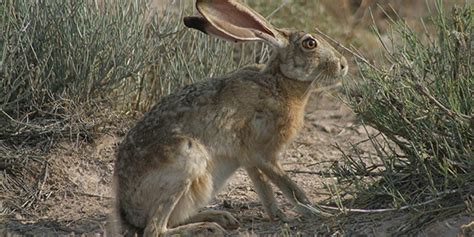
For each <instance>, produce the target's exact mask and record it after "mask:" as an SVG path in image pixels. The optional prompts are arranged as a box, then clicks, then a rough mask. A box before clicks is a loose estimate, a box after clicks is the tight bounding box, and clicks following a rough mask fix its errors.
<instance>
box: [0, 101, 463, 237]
mask: <svg viewBox="0 0 474 237" xmlns="http://www.w3.org/2000/svg"><path fill="white" fill-rule="evenodd" d="M355 121H356V120H355V116H354V114H353V113H352V112H351V111H350V110H349V109H348V108H347V107H346V106H345V105H344V104H342V103H341V102H340V100H339V99H337V98H336V97H334V96H331V95H325V96H318V95H314V96H313V97H312V102H311V103H310V105H309V106H308V108H307V113H306V122H305V126H304V128H303V130H302V132H301V134H300V135H299V136H298V138H297V139H296V140H295V141H294V142H293V143H292V144H291V145H290V146H289V148H288V149H287V151H286V152H284V154H282V163H283V166H284V168H285V169H286V170H287V171H288V172H289V174H290V176H291V177H292V178H293V180H295V182H296V183H298V184H299V185H300V186H301V187H302V188H303V189H304V190H305V191H306V192H307V194H308V196H309V198H310V199H311V200H312V201H313V202H315V203H317V202H321V201H323V200H328V199H330V198H331V194H330V193H329V192H328V191H327V189H325V188H324V186H325V185H328V184H331V183H334V182H335V180H334V178H332V177H324V176H322V175H319V174H318V173H324V172H327V171H328V169H329V167H330V166H331V165H333V164H334V162H337V161H338V160H339V159H340V157H341V153H340V152H339V150H338V149H337V148H336V147H335V144H338V145H339V146H340V147H341V148H342V149H349V148H350V146H351V144H354V143H357V142H359V141H361V140H363V139H365V138H366V135H365V129H364V128H363V127H361V126H360V125H358V124H357V123H356V122H355ZM123 124H127V126H118V127H116V128H115V129H105V130H101V131H107V133H105V132H102V135H101V136H99V137H97V138H95V139H94V140H93V142H92V143H89V142H61V143H59V144H58V145H56V146H55V148H54V149H53V150H52V151H51V152H50V153H49V155H48V156H47V157H46V161H47V162H46V166H45V167H43V168H42V171H41V172H40V174H41V175H39V176H35V177H37V179H39V181H38V180H36V181H34V180H30V183H32V184H31V187H33V186H34V187H36V190H39V192H40V193H39V194H38V193H36V194H37V196H38V197H39V198H38V199H37V200H34V201H33V202H32V204H31V205H29V206H28V207H26V206H25V207H21V206H19V207H17V208H13V209H12V207H11V206H9V207H8V208H7V205H5V204H4V202H3V201H2V202H0V210H3V211H2V213H4V215H2V219H1V224H0V233H2V232H6V231H8V232H9V233H11V234H17V235H48V236H49V235H68V234H71V233H75V234H85V235H101V234H103V233H104V231H105V226H106V222H107V216H108V214H109V212H110V210H111V207H112V204H113V199H112V196H113V195H112V173H113V162H114V152H115V149H116V146H117V144H118V143H119V141H120V140H121V139H122V137H123V135H124V134H125V132H126V131H127V127H129V126H130V125H131V124H133V123H122V125H123ZM371 132H375V131H371ZM361 149H362V150H363V152H367V153H369V152H372V150H371V149H370V146H369V145H367V146H365V147H364V146H362V147H361ZM32 165H33V164H32ZM4 173H5V175H4V176H3V177H6V171H5V172H4ZM26 176H28V174H25V177H26ZM8 182H10V181H9V180H8V179H5V178H3V179H2V183H5V184H8ZM38 187H39V188H38ZM275 191H276V196H277V200H278V201H279V203H280V204H281V207H282V209H283V210H284V211H285V213H286V214H287V215H288V216H289V219H290V221H288V222H286V223H283V222H273V221H270V220H269V219H268V218H267V217H266V215H265V214H264V211H263V208H262V206H261V204H260V202H259V200H258V197H257V194H256V192H255V190H254V188H253V186H252V184H251V182H250V180H249V178H248V177H247V175H246V174H245V173H244V172H243V171H238V172H237V173H236V174H235V176H234V177H233V178H232V179H231V180H230V182H229V185H228V186H227V188H226V189H225V190H223V192H222V193H221V194H219V195H218V196H217V197H216V199H215V200H214V201H213V202H212V203H211V204H210V205H209V206H208V207H207V208H214V209H224V210H227V211H229V212H231V213H232V214H234V216H235V217H236V218H237V219H238V220H239V221H240V222H241V224H242V226H241V228H240V229H239V230H237V231H234V232H232V233H230V234H231V235H234V236H248V235H275V234H277V235H287V236H289V235H297V234H301V235H317V234H321V235H328V234H331V235H334V236H339V235H341V234H344V235H369V236H384V235H389V234H388V233H391V232H393V230H394V229H396V227H397V225H399V223H400V222H401V220H403V218H404V216H403V215H402V214H397V215H387V214H384V215H374V214H363V215H362V214H361V215H349V216H345V217H333V218H327V219H321V218H315V219H304V218H301V217H299V216H298V215H297V214H296V213H294V212H293V211H292V207H291V205H290V204H289V203H288V202H287V201H286V200H285V199H284V197H283V196H282V194H281V192H280V191H279V190H277V189H275ZM6 192H8V190H6ZM12 195H16V193H13V194H12V193H6V194H5V195H4V194H2V196H4V197H6V200H11V198H12ZM459 218H460V219H459V220H455V221H451V220H447V221H445V222H442V223H437V224H434V225H433V226H430V227H429V228H428V229H427V230H426V232H425V233H424V234H425V236H435V235H432V234H433V233H443V236H456V235H457V234H458V233H462V231H464V230H461V225H466V224H469V223H470V222H472V218H471V219H469V218H468V217H459ZM446 226H448V227H449V228H447V229H446V228H445V229H443V228H444V227H446ZM451 227H453V228H451ZM440 228H441V229H442V230H440ZM466 228H467V227H466ZM471 229H472V228H471ZM466 231H469V229H466ZM466 233H468V232H466ZM469 233H472V231H471V232H469ZM466 236H467V235H466Z"/></svg>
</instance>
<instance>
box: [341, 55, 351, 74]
mask: <svg viewBox="0 0 474 237" xmlns="http://www.w3.org/2000/svg"><path fill="white" fill-rule="evenodd" d="M339 65H340V67H341V68H340V69H341V76H345V75H347V71H348V70H349V65H348V64H347V60H346V58H345V57H344V56H341V58H340V59H339Z"/></svg>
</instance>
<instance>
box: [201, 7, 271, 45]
mask: <svg viewBox="0 0 474 237" xmlns="http://www.w3.org/2000/svg"><path fill="white" fill-rule="evenodd" d="M196 7H197V9H198V10H199V12H200V13H201V14H202V15H203V16H204V17H205V18H206V19H207V20H208V21H209V22H210V23H211V25H214V26H215V27H216V28H218V30H221V31H223V32H224V33H228V34H231V35H234V36H235V37H237V38H240V37H242V39H246V38H247V39H250V38H255V33H254V32H255V31H259V32H261V33H265V34H267V35H269V36H271V37H275V35H274V33H273V32H272V30H271V29H270V28H269V26H267V24H268V23H267V22H266V20H265V19H264V18H263V17H262V16H260V15H259V14H258V13H256V12H253V11H252V10H251V9H248V8H247V7H245V6H244V5H241V4H240V3H238V2H237V1H235V0H202V1H199V0H198V1H197V4H196Z"/></svg>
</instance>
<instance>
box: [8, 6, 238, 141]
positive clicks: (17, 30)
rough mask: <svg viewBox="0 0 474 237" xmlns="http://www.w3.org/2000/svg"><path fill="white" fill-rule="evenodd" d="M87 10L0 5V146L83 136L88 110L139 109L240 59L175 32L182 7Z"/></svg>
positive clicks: (217, 44) (206, 40) (223, 47)
mask: <svg viewBox="0 0 474 237" xmlns="http://www.w3.org/2000/svg"><path fill="white" fill-rule="evenodd" d="M93 2H94V1H87V0H80V1H76V0H67V1H62V0H51V1H14V0H6V1H2V2H0V5H1V6H0V9H2V12H3V14H2V17H1V21H2V22H1V28H2V34H1V35H0V46H1V47H2V48H1V49H2V51H1V52H2V54H1V60H0V77H1V80H0V119H1V120H0V127H2V129H1V130H0V140H4V141H19V142H23V140H25V139H26V138H32V137H38V136H40V137H44V136H48V137H49V136H51V135H54V134H67V135H68V136H71V135H73V137H74V135H77V134H79V135H80V134H82V135H86V136H87V134H86V133H87V130H88V129H89V128H90V127H91V126H93V124H92V125H91V124H90V122H89V121H87V119H88V117H92V116H91V114H93V113H94V112H95V110H97V104H101V103H105V102H110V103H109V104H110V105H108V106H113V107H114V109H118V110H135V109H137V110H146V109H147V108H148V107H149V106H150V105H151V104H153V103H155V102H156V100H157V99H159V98H160V96H162V95H166V94H168V93H170V92H171V91H173V90H174V89H175V88H177V87H180V86H182V85H184V84H188V83H191V82H194V81H196V80H199V79H200V78H205V76H207V75H216V74H223V73H225V72H227V71H229V70H231V69H232V68H235V67H236V65H238V64H239V63H241V62H243V61H244V58H242V59H241V58H239V59H241V60H235V58H236V57H234V56H233V55H234V50H233V47H232V46H231V45H230V44H227V43H225V42H222V41H220V40H216V39H211V38H210V37H206V36H204V35H203V34H200V33H197V32H195V31H190V30H184V27H183V25H182V23H181V22H182V20H181V19H182V17H183V15H184V14H189V13H192V11H193V4H192V2H190V1H180V2H177V3H175V4H169V6H170V7H169V8H167V9H165V10H163V11H160V12H157V13H156V15H153V16H152V15H150V14H149V13H150V12H151V11H150V9H149V8H148V6H147V2H148V1H147V0H138V1H126V0H116V1H111V2H108V1H105V4H102V3H101V5H100V6H97V5H95V4H94V3H93ZM237 58H238V57H237ZM33 140H36V139H32V141H33ZM33 143H34V142H33Z"/></svg>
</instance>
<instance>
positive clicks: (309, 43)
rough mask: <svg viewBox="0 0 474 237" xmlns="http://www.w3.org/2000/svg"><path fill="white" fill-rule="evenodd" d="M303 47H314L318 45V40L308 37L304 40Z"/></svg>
mask: <svg viewBox="0 0 474 237" xmlns="http://www.w3.org/2000/svg"><path fill="white" fill-rule="evenodd" d="M302 44H303V48H305V49H314V48H316V47H318V42H317V41H316V40H315V39H313V38H308V39H305V40H303V43H302Z"/></svg>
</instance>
